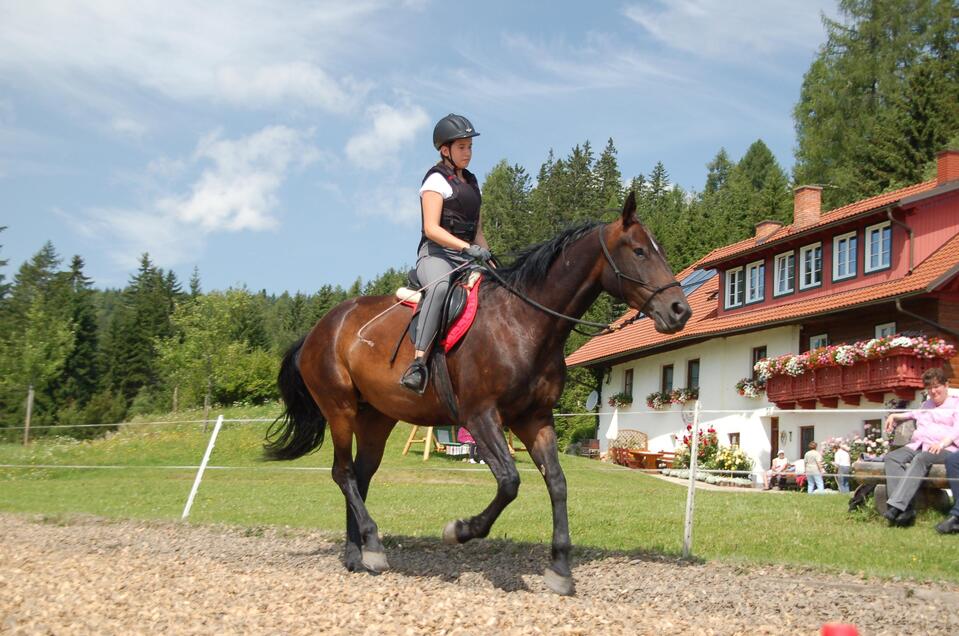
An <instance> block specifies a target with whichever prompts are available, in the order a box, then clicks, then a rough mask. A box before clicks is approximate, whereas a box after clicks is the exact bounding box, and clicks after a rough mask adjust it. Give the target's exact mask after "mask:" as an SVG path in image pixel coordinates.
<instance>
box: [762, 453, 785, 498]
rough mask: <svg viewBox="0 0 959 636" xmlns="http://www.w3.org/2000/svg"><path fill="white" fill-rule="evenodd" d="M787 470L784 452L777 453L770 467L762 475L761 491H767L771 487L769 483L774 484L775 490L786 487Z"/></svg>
mask: <svg viewBox="0 0 959 636" xmlns="http://www.w3.org/2000/svg"><path fill="white" fill-rule="evenodd" d="M788 469H789V460H788V459H786V451H783V450H781V451H779V453H778V454H777V455H776V457H775V458H774V459H773V463H772V466H771V467H770V469H769V470H767V471H765V472H764V473H763V490H769V489H770V488H772V486H770V485H769V483H770V481H771V480H772V481H774V482H776V488H779V489H782V488H785V487H786V472H787V470H788Z"/></svg>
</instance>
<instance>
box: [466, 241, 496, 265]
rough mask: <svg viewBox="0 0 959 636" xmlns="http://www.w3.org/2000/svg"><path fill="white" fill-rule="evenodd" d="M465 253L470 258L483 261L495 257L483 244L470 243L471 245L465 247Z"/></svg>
mask: <svg viewBox="0 0 959 636" xmlns="http://www.w3.org/2000/svg"><path fill="white" fill-rule="evenodd" d="M463 253H464V254H466V255H467V256H469V257H470V258H475V259H476V260H478V261H483V262H486V261H488V260H489V259H491V258H493V255H492V254H490V251H489V250H488V249H486V248H485V247H482V246H481V245H470V246H469V247H465V248H463Z"/></svg>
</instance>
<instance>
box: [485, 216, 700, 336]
mask: <svg viewBox="0 0 959 636" xmlns="http://www.w3.org/2000/svg"><path fill="white" fill-rule="evenodd" d="M605 227H606V226H605V225H601V226H599V229H598V230H597V232H596V235H597V236H598V237H599V245H600V247H601V248H602V249H603V256H605V257H606V262H607V263H609V266H610V267H612V268H613V273H614V274H615V275H616V280H617V281H618V282H619V295H620V297H621V298H625V297H626V295H625V294H624V293H623V279H624V278H625V279H626V280H628V281H629V282H631V283H634V284H636V285H639V286H640V287H642V288H643V289H646V290H648V291H651V292H652V293H651V294H650V295H649V298H647V299H646V302H644V303H643V306H642V307H640V309H639V311H637V312H636V315H635V316H633V317H632V318H630V319H628V320H624V321H623V322H621V323H619V324H618V325H616V327H615V328H613V324H614V323H602V322H592V321H589V320H582V319H580V318H574V317H573V316H567V315H566V314H562V313H560V312H558V311H555V310H553V309H550V308H549V307H546V306H544V305H541V304H540V303H538V302H536V301H535V300H533V299H532V298H530V297H529V296H527V295H526V294H524V293H523V292H521V291H519V290H517V289H516V288H515V287H513V286H512V285H510V284H509V283H507V282H506V281H505V280H503V277H502V276H500V275H499V273H498V272H497V271H496V268H494V267H490V266H489V264H487V266H486V271H487V273H488V274H490V275H491V276H492V277H493V278H494V279H496V282H498V283H499V284H500V285H502V286H503V288H505V289H506V290H507V291H509V292H510V293H512V294H514V295H516V296H519V297H520V298H521V299H522V300H524V301H526V302H527V303H529V304H530V305H532V306H533V307H536V308H537V309H539V310H540V311H542V312H545V313H547V314H549V315H551V316H555V317H557V318H562V319H564V320H568V321H570V322H573V323H576V324H578V325H586V326H587V327H598V328H599V329H600V331H598V332H596V333H587V332H585V331H580V330H579V329H576V327H573V329H574V330H575V331H576V332H578V333H581V334H584V335H587V336H600V335H604V334H607V333H612V332H614V331H619V330H620V329H623V328H624V327H627V326H629V325H631V324H633V323H634V322H636V321H637V320H639V319H640V318H642V317H643V315H644V314H645V311H646V307H647V306H648V305H649V303H650V301H652V300H653V298H655V297H656V295H657V294H659V293H660V292H662V291H665V290H667V289H669V288H670V287H680V286H681V285H680V284H679V283H677V282H676V281H675V280H674V281H673V282H671V283H667V284H665V285H663V286H662V287H653V286H652V285H650V284H649V283H647V282H645V281H642V280H640V279H638V278H635V277H633V276H630V275H629V274H624V273H623V271H622V270H621V269H619V267H617V265H616V261H614V260H613V255H612V254H610V253H609V248H608V247H606V241H604V240H603V228H605Z"/></svg>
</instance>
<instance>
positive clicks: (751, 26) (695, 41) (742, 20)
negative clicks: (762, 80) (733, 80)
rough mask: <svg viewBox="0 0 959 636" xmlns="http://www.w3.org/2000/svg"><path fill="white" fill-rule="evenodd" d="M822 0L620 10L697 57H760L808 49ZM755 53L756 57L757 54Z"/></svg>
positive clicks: (817, 39)
mask: <svg viewBox="0 0 959 636" xmlns="http://www.w3.org/2000/svg"><path fill="white" fill-rule="evenodd" d="M822 11H825V12H827V13H832V12H834V11H835V3H834V2H832V1H828V0H814V1H804V2H795V0H737V1H736V2H728V1H727V0H669V1H667V0H655V2H652V3H649V2H647V3H644V4H642V5H640V4H632V5H629V6H627V7H626V8H625V9H624V10H623V13H624V14H625V15H626V17H627V18H629V19H630V20H632V21H633V22H635V23H636V24H638V25H639V26H640V27H642V28H643V29H644V30H645V31H646V32H647V33H649V35H651V36H652V37H653V38H654V39H656V40H657V41H659V42H660V43H662V44H665V45H666V46H668V47H671V48H674V49H678V50H681V51H684V52H687V53H693V54H696V55H698V56H701V57H707V58H717V57H718V58H721V59H736V60H741V61H757V62H758V61H762V56H769V55H776V54H779V53H782V52H789V51H795V50H797V49H798V50H808V51H814V50H815V49H816V48H817V47H818V46H819V44H820V43H821V42H822V40H823V27H822V21H821V18H820V12H822ZM757 56H759V57H757Z"/></svg>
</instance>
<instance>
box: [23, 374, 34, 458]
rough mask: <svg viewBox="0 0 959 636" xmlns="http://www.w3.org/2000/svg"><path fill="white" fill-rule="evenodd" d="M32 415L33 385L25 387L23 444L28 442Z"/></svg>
mask: <svg viewBox="0 0 959 636" xmlns="http://www.w3.org/2000/svg"><path fill="white" fill-rule="evenodd" d="M32 417H33V385H32V384H31V385H30V388H29V389H27V416H26V417H25V418H24V420H23V445H24V446H26V445H27V444H29V443H30V418H32Z"/></svg>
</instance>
